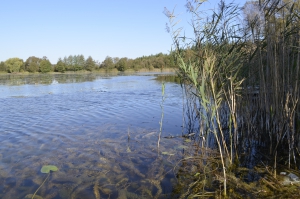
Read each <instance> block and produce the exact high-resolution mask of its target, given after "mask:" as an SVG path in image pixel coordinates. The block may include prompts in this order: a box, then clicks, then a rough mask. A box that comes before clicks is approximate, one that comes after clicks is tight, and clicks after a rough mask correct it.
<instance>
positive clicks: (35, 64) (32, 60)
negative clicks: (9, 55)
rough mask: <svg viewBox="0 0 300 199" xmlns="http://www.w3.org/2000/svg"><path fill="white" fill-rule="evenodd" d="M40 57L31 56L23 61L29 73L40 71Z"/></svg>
mask: <svg viewBox="0 0 300 199" xmlns="http://www.w3.org/2000/svg"><path fill="white" fill-rule="evenodd" d="M41 61H42V59H40V58H38V57H35V56H31V57H28V58H27V60H26V62H25V68H24V69H25V70H26V71H28V72H31V73H35V72H39V71H40V62H41Z"/></svg>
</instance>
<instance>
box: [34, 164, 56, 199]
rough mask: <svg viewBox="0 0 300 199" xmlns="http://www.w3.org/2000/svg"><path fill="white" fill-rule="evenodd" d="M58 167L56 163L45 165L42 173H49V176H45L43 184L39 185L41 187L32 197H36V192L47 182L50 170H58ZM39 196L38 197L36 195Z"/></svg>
mask: <svg viewBox="0 0 300 199" xmlns="http://www.w3.org/2000/svg"><path fill="white" fill-rule="evenodd" d="M57 170H58V168H57V167H56V166H54V165H44V166H43V167H42V168H41V172H42V173H48V175H47V177H46V178H45V180H44V181H43V182H42V184H41V185H40V186H39V188H38V189H37V190H36V191H35V192H34V194H33V195H32V197H31V199H34V197H36V193H37V192H38V191H39V189H40V188H41V187H42V186H43V184H44V183H45V182H46V180H47V179H48V178H49V176H50V171H57ZM36 198H37V197H36Z"/></svg>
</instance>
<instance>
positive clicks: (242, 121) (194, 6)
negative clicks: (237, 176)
mask: <svg viewBox="0 0 300 199" xmlns="http://www.w3.org/2000/svg"><path fill="white" fill-rule="evenodd" d="M203 3H205V2H204V1H187V4H186V7H187V9H188V12H190V13H191V19H192V20H191V26H192V29H193V32H194V37H193V38H187V37H186V36H185V35H182V30H183V29H182V28H181V27H180V28H178V21H177V19H176V16H175V14H174V11H173V12H170V11H168V10H167V9H166V10H165V12H164V13H165V15H166V16H167V17H168V18H169V22H170V23H169V25H168V28H167V30H168V31H170V34H171V37H172V39H173V44H174V46H173V51H174V52H175V55H176V61H177V65H178V75H179V77H180V78H181V82H182V85H183V89H184V92H185V93H187V94H188V95H187V96H188V97H189V96H191V98H188V97H187V99H186V103H185V109H186V110H185V111H186V112H187V116H188V117H187V118H188V122H186V129H187V130H188V131H189V130H195V128H194V127H197V126H198V127H199V128H198V129H197V132H198V137H197V138H198V144H199V146H200V147H202V148H205V149H215V148H217V149H218V151H219V161H220V165H222V166H221V168H222V173H223V174H222V175H223V176H222V178H223V180H222V183H223V188H222V189H223V194H224V195H227V180H229V181H230V183H232V182H235V180H234V177H230V175H229V174H230V172H231V171H233V170H234V169H237V168H239V167H241V166H246V167H252V168H253V167H254V166H256V165H257V164H258V163H259V162H260V161H262V162H263V165H265V167H271V168H272V169H271V170H272V175H273V177H274V178H275V179H276V177H277V170H278V168H277V165H278V163H280V164H281V165H286V166H287V167H288V168H292V167H293V168H297V166H299V165H298V163H297V159H298V161H299V154H297V151H299V146H300V144H299V143H300V140H299V138H300V137H299V135H300V132H299V131H300V129H299V113H300V111H299V103H298V100H299V77H300V76H299V63H300V62H299V61H300V45H299V42H300V30H299V28H300V26H299V25H300V23H299V18H300V17H299V11H300V8H299V5H298V3H297V2H288V3H285V2H284V1H279V0H267V1H259V2H248V4H246V5H247V6H250V8H251V9H252V10H254V11H255V12H252V13H247V10H246V9H249V7H248V8H246V7H244V10H243V8H239V7H238V6H237V5H235V4H233V3H230V4H225V2H224V1H220V3H219V8H218V10H214V11H213V12H212V15H211V16H210V17H207V16H206V15H205V14H203V12H201V5H202V4H203ZM246 5H245V6H246ZM242 12H244V15H243V16H242V14H241V13H242ZM243 17H244V21H243V22H241V20H237V19H241V18H243ZM191 54H192V55H191ZM195 118H196V119H195ZM189 119H191V120H189ZM195 123H197V125H195ZM191 126H193V127H192V128H191ZM297 144H298V145H297ZM265 152H267V154H266V153H265ZM244 154H247V156H248V157H247V158H244ZM257 154H263V155H260V157H261V158H260V159H259V160H258V159H257V158H256V159H255V158H253V156H256V155H257ZM266 182H267V181H266ZM235 183H237V182H235Z"/></svg>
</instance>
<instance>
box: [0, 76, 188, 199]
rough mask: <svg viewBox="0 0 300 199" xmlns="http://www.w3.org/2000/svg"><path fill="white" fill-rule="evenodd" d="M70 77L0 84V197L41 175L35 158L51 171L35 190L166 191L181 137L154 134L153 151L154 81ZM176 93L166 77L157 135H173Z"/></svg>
mask: <svg viewBox="0 0 300 199" xmlns="http://www.w3.org/2000/svg"><path fill="white" fill-rule="evenodd" d="M62 76H63V75H62ZM77 76H80V75H77ZM83 76H93V75H83ZM73 77H74V76H72V78H71V79H70V78H69V79H68V78H67V77H61V79H65V80H63V81H64V82H65V83H64V84H61V82H60V80H57V79H56V78H55V80H56V81H57V82H54V83H53V77H52V78H50V77H49V78H48V77H47V78H45V80H39V82H43V81H50V79H51V81H52V83H51V84H49V85H40V84H38V85H36V84H27V83H26V84H24V85H20V86H9V85H11V84H9V83H8V84H7V82H5V83H3V85H1V86H0V92H1V97H0V105H1V106H0V109H1V110H0V118H1V126H0V142H1V145H0V149H1V150H0V151H1V152H0V198H26V197H27V198H31V197H30V196H32V195H30V194H33V193H34V192H35V191H36V190H37V188H38V187H39V186H40V185H41V184H42V183H43V181H44V179H45V178H46V176H47V175H46V174H43V173H41V172H40V169H41V168H42V166H43V165H55V166H57V167H58V168H59V170H58V171H56V172H51V173H50V177H49V178H48V179H47V181H46V182H45V183H44V184H43V186H42V187H41V188H40V190H39V191H38V192H37V195H38V196H41V197H42V198H56V199H59V198H172V195H171V192H172V184H174V183H175V178H174V171H173V168H174V164H175V163H176V162H177V161H178V160H179V159H180V158H182V152H183V151H184V149H185V148H186V145H187V142H184V141H183V140H182V139H181V138H174V139H162V141H161V143H160V151H159V152H158V151H157V135H158V129H159V120H160V114H161V112H160V110H161V109H160V103H161V83H160V82H159V81H153V79H154V78H155V77H154V76H151V75H150V76H149V75H148V76H116V77H111V78H106V77H101V76H93V78H94V79H93V80H91V79H89V78H88V77H76V78H75V79H81V80H82V79H85V78H86V81H82V82H81V81H79V80H78V81H77V80H74V78H73ZM11 78H12V79H13V77H11ZM26 78H28V79H26ZM26 78H25V80H24V79H22V80H20V81H22V82H34V81H37V80H38V78H41V77H34V76H32V78H33V79H34V80H32V79H30V78H29V77H27V76H26ZM88 79H89V80H88ZM2 81H3V80H2ZM9 81H10V80H9ZM70 82H72V83H70ZM74 82H77V83H74ZM14 85H15V84H14ZM180 99H181V92H180V86H179V85H177V84H175V83H166V100H165V103H164V111H165V117H164V124H163V136H167V135H180V134H181V115H182V108H181V103H180V102H181V101H180ZM128 138H129V139H128ZM36 198H37V197H36Z"/></svg>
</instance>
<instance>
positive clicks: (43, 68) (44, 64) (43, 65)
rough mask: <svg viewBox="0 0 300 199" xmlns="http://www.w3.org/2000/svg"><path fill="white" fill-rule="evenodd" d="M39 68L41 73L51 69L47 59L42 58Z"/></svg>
mask: <svg viewBox="0 0 300 199" xmlns="http://www.w3.org/2000/svg"><path fill="white" fill-rule="evenodd" d="M40 70H41V72H42V73H48V72H51V71H52V65H51V63H50V61H49V60H48V59H43V60H42V61H41V63H40Z"/></svg>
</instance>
